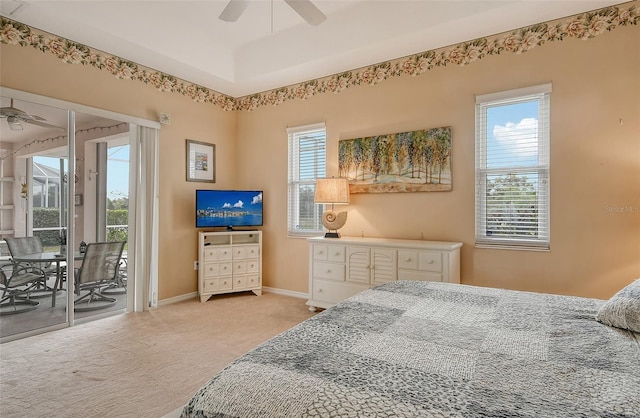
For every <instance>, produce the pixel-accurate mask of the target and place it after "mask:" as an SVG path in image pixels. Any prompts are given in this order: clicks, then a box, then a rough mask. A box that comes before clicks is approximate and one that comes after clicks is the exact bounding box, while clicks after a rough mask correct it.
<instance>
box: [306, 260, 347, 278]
mask: <svg viewBox="0 0 640 418" xmlns="http://www.w3.org/2000/svg"><path fill="white" fill-rule="evenodd" d="M313 277H318V278H320V279H329V280H339V281H344V277H345V276H344V264H335V263H325V262H322V261H315V262H314V263H313Z"/></svg>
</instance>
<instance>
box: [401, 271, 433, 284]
mask: <svg viewBox="0 0 640 418" xmlns="http://www.w3.org/2000/svg"><path fill="white" fill-rule="evenodd" d="M398 280H421V281H425V282H441V281H442V274H440V273H433V272H429V271H426V270H398Z"/></svg>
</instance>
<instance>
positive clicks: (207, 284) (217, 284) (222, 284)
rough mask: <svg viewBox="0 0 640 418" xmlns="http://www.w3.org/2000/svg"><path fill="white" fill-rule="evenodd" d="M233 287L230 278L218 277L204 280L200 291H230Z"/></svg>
mask: <svg viewBox="0 0 640 418" xmlns="http://www.w3.org/2000/svg"><path fill="white" fill-rule="evenodd" d="M232 287H233V282H232V280H231V277H219V278H216V279H205V280H204V281H203V283H202V290H203V291H204V292H205V293H209V292H215V291H218V290H230V289H231V288H232Z"/></svg>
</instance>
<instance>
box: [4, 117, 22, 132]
mask: <svg viewBox="0 0 640 418" xmlns="http://www.w3.org/2000/svg"><path fill="white" fill-rule="evenodd" d="M7 123H8V124H9V129H11V130H12V131H21V130H23V129H24V128H23V127H22V124H21V123H20V120H19V119H18V118H16V117H15V116H9V117H7Z"/></svg>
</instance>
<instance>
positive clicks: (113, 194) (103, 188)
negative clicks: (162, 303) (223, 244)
mask: <svg viewBox="0 0 640 418" xmlns="http://www.w3.org/2000/svg"><path fill="white" fill-rule="evenodd" d="M1 93H2V94H1V96H2V98H1V100H2V103H1V105H2V107H3V108H7V107H12V106H14V107H15V108H16V109H20V110H21V111H24V112H25V113H26V114H29V115H34V116H36V115H37V116H38V118H36V120H38V121H40V122H42V123H41V124H37V125H34V126H32V125H33V124H31V123H29V121H23V122H22V123H21V124H20V127H21V128H22V129H18V125H17V123H18V121H16V120H15V119H11V124H9V123H7V121H4V120H2V119H0V123H2V125H1V126H0V128H1V129H2V131H1V132H0V134H1V136H2V143H1V144H0V158H1V160H0V161H1V165H0V171H1V172H0V178H1V179H2V182H0V185H1V186H2V187H1V188H0V209H1V212H0V235H1V236H0V242H2V244H1V245H0V264H7V265H11V266H12V267H13V268H7V275H10V274H11V273H12V270H17V264H16V263H17V262H19V260H20V259H21V258H20V257H21V256H20V255H16V254H11V253H10V251H9V246H8V245H6V244H5V240H4V238H7V239H8V240H9V241H11V240H12V239H14V240H15V239H19V238H29V239H30V240H31V241H33V240H35V241H37V242H38V243H39V245H40V247H39V248H36V249H35V250H29V251H32V252H38V253H40V254H41V260H39V261H38V264H37V266H38V267H40V268H42V271H44V272H46V278H45V279H44V280H43V281H42V283H38V284H37V286H34V287H33V289H30V288H27V286H23V289H18V290H16V298H14V299H15V300H14V301H19V300H23V299H28V300H29V301H32V302H37V303H33V304H32V303H31V302H29V303H30V304H29V305H28V306H27V307H28V308H29V309H27V310H24V311H22V310H16V312H11V308H12V307H11V305H10V304H7V305H6V306H3V307H2V311H1V312H2V315H0V339H1V341H2V342H5V341H9V340H11V339H15V338H18V337H23V336H28V335H31V334H34V333H39V332H43V330H52V329H57V328H60V327H65V326H69V325H73V324H74V323H81V322H85V321H88V320H92V319H95V318H100V317H104V316H107V315H113V314H117V313H121V312H122V313H124V312H126V311H132V310H134V309H138V310H142V309H145V307H146V306H148V302H149V294H145V295H142V294H141V295H139V296H135V294H133V293H132V292H135V291H136V289H138V292H142V291H144V292H150V290H149V289H150V287H149V284H150V283H153V282H154V281H153V280H152V279H151V278H150V277H148V275H149V274H150V273H149V272H152V273H153V274H155V270H154V268H147V267H145V266H143V265H141V264H140V263H137V264H136V262H135V254H136V251H135V248H136V247H138V248H139V252H140V251H141V250H143V251H141V252H142V254H143V255H144V256H145V260H147V261H146V263H147V264H149V263H150V264H151V265H155V263H156V258H155V253H154V251H155V248H154V247H153V245H152V244H151V245H149V244H145V243H141V242H139V243H136V238H135V237H136V233H135V231H133V230H130V226H129V225H130V222H131V219H137V220H136V222H138V223H139V224H141V225H144V226H145V227H144V228H143V230H144V231H145V234H138V235H140V237H141V238H140V239H145V240H148V241H149V242H150V243H152V242H153V233H154V229H153V227H151V229H149V228H148V227H147V226H146V225H147V223H148V224H149V225H153V222H147V218H148V217H149V215H148V214H149V213H151V214H154V213H155V212H154V211H153V210H151V211H150V212H147V211H141V210H140V209H144V208H145V205H144V201H143V202H142V203H143V204H142V206H141V205H140V203H141V202H140V197H139V196H138V197H137V198H134V199H131V200H130V199H129V196H130V193H129V191H130V190H129V189H130V185H134V186H135V187H136V188H138V189H139V190H138V193H139V194H140V193H141V195H144V196H146V195H147V192H146V190H145V185H146V184H151V185H152V186H153V187H156V184H157V181H156V178H155V177H157V173H156V172H153V171H151V172H149V171H148V170H146V171H145V170H143V167H145V166H146V164H142V163H144V162H145V161H147V162H149V161H151V163H152V165H151V166H152V167H155V162H154V161H155V160H154V159H157V155H153V154H152V155H151V156H150V157H149V156H148V157H147V158H146V159H145V158H137V159H136V158H130V154H132V155H135V153H136V152H137V151H138V150H139V149H140V148H141V143H144V144H146V143H147V142H149V141H145V140H144V138H143V139H141V138H140V135H139V132H140V129H149V127H147V128H143V127H144V126H145V124H146V125H151V126H152V128H151V129H150V131H155V132H156V133H154V134H153V135H152V137H153V138H152V141H150V143H153V147H154V148H153V149H154V150H155V141H157V128H155V127H153V126H155V124H154V123H148V124H147V123H144V124H143V125H142V127H141V126H140V124H139V123H137V124H131V123H130V122H131V121H127V120H123V119H127V117H124V116H123V117H122V119H120V117H119V116H122V115H115V114H110V113H108V112H104V111H98V110H96V111H95V114H94V113H92V109H83V111H78V110H68V109H65V108H63V107H57V106H52V105H51V103H50V102H52V101H53V102H55V103H57V102H58V101H56V100H53V99H46V98H43V99H42V102H39V100H38V99H39V96H33V95H30V94H28V93H22V92H16V91H11V90H10V89H3V91H2V92H1ZM29 99H34V100H29ZM5 102H6V103H5ZM43 103H44V104H43ZM73 106H74V105H73V104H69V107H73ZM87 110H90V111H87ZM40 115H42V116H40ZM40 118H42V119H40ZM132 122H139V121H138V120H135V119H134V120H132ZM45 125H46V126H45ZM69 132H70V133H71V134H69ZM131 141H134V142H133V144H134V145H135V146H131V145H130V143H131ZM140 141H142V142H140ZM141 164H142V165H141ZM129 173H144V174H143V176H148V175H151V176H154V178H153V179H148V178H142V177H140V178H134V179H130V178H129ZM132 195H133V196H135V195H136V194H135V193H133V194H132ZM152 195H155V194H154V192H153V191H152ZM136 208H138V211H137V212H136ZM152 209H154V206H153V205H152ZM141 215H142V217H140V216H141ZM151 218H154V216H151ZM148 231H149V232H151V234H147V233H146V232H148ZM108 242H121V243H122V248H121V252H119V251H117V252H116V253H117V257H116V253H114V252H113V251H111V250H110V253H109V254H107V255H106V256H105V257H103V258H105V261H104V263H105V264H104V266H105V267H104V269H103V270H105V269H110V268H111V267H112V265H114V264H117V265H115V270H113V269H112V271H114V272H115V274H114V275H113V277H112V279H113V280H111V281H109V283H105V285H100V286H92V285H91V284H86V285H85V284H84V277H85V276H87V275H86V274H85V275H84V276H82V275H81V274H79V271H80V270H81V269H84V271H85V273H86V272H87V271H88V268H87V267H86V266H85V265H83V263H87V262H86V260H85V256H84V255H85V254H87V252H86V251H87V248H88V249H89V252H91V254H93V252H94V251H96V248H98V247H101V245H100V243H108ZM102 247H104V246H102ZM111 247H113V246H111ZM149 249H150V250H149ZM87 258H89V257H87ZM92 259H94V258H92ZM27 261H28V260H27ZM27 261H23V263H25V262H27ZM136 271H141V272H143V274H144V275H145V276H147V277H140V278H139V280H140V285H138V286H136V277H135V276H136V275H135V273H136ZM79 277H83V279H82V280H83V284H82V285H80V286H78V288H75V287H76V284H77V283H76V280H79V279H78V278H79ZM103 279H104V278H103ZM78 283H79V282H78ZM0 290H4V289H0ZM19 290H24V291H23V292H22V293H20V292H19ZM153 291H154V292H155V290H153ZM89 292H93V293H94V294H92V295H90V294H89ZM153 294H155V293H153ZM78 299H81V300H80V302H78ZM136 301H145V302H144V303H143V304H140V303H137V304H136ZM5 302H11V301H3V304H4V303H5ZM25 306H26V305H25ZM32 306H33V307H34V308H33V309H32ZM7 312H8V313H7Z"/></svg>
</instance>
